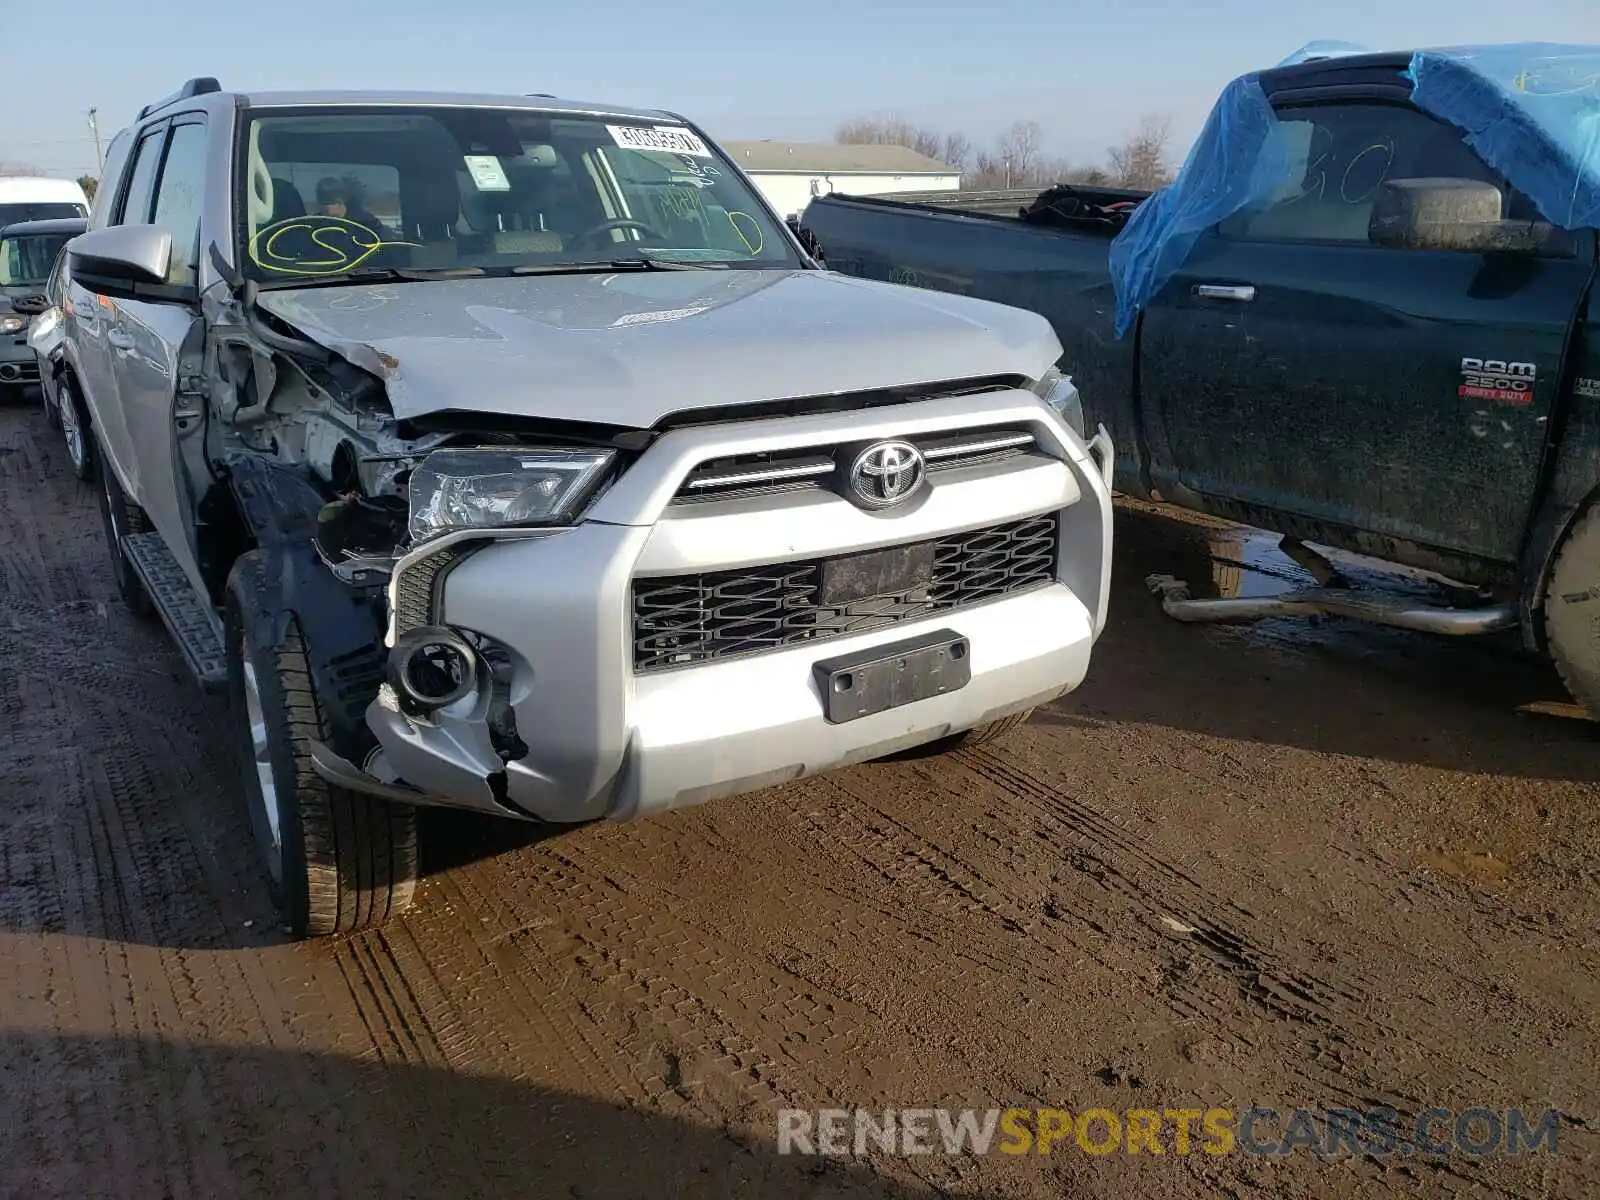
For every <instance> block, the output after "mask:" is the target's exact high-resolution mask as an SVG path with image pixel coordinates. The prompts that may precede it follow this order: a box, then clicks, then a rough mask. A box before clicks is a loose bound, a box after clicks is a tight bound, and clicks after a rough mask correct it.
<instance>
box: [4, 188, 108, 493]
mask: <svg viewBox="0 0 1600 1200" xmlns="http://www.w3.org/2000/svg"><path fill="white" fill-rule="evenodd" d="M87 227H88V222H87V220H85V219H83V218H81V217H73V218H60V219H54V220H48V221H29V222H26V223H24V224H17V225H9V226H7V227H6V228H5V229H4V230H0V262H3V261H7V260H11V261H15V262H17V263H19V264H20V263H28V264H31V265H30V266H28V267H26V268H25V269H24V270H23V271H21V272H18V273H19V274H22V275H26V277H27V278H26V281H25V282H24V283H23V284H22V285H21V286H18V287H17V288H16V289H15V290H16V295H15V298H14V299H13V300H12V305H13V307H14V308H15V310H16V311H17V312H18V313H19V314H20V315H21V316H22V317H24V318H25V319H26V320H27V321H28V325H27V326H26V337H25V346H26V354H27V356H28V360H29V361H27V363H26V366H27V367H28V368H31V375H32V378H33V379H34V380H37V382H38V384H39V392H40V396H41V398H42V399H43V401H44V410H45V414H46V416H47V417H48V418H49V421H50V425H51V427H52V428H55V429H58V430H60V431H61V434H62V440H63V441H64V442H65V444H66V450H67V461H68V463H69V464H70V466H71V468H72V471H73V474H75V475H76V476H77V477H78V478H79V479H88V478H89V477H90V475H91V474H92V473H93V471H94V456H93V453H92V446H93V439H92V437H91V436H90V434H89V432H88V427H87V424H86V422H85V419H84V416H83V406H82V403H81V402H80V401H79V400H78V399H77V397H76V396H75V395H74V394H73V392H72V387H71V383H70V381H69V380H68V379H67V377H66V375H65V372H64V371H63V370H62V366H63V363H64V361H65V360H64V357H63V355H64V349H63V344H64V342H65V340H66V322H65V320H64V319H63V318H64V315H65V307H66V267H67V256H66V254H65V253H64V249H65V246H66V244H67V242H68V241H70V240H71V239H72V238H74V237H76V236H77V235H78V234H80V233H82V232H84V230H85V229H86V228H87ZM46 266H48V268H49V274H48V275H47V276H45V277H44V279H43V283H42V286H41V284H40V278H39V272H40V271H42V270H44V269H45V268H46ZM0 278H9V276H0ZM18 369H19V370H21V369H23V366H22V364H19V366H18Z"/></svg>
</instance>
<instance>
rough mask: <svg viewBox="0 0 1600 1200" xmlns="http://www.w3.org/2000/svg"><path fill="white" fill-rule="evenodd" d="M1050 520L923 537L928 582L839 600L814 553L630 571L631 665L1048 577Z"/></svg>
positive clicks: (690, 656)
mask: <svg viewBox="0 0 1600 1200" xmlns="http://www.w3.org/2000/svg"><path fill="white" fill-rule="evenodd" d="M1059 528H1060V516H1059V514H1057V513H1049V514H1047V515H1045V516H1040V517H1029V518H1027V519H1026V520H1022V521H1012V522H1009V523H1007V524H1005V525H992V526H990V527H988V528H986V529H974V530H970V531H968V532H966V533H953V534H948V535H946V536H945V537H941V538H935V539H931V542H930V544H931V545H932V546H933V552H934V558H933V581H932V583H931V585H928V586H923V587H917V588H912V589H910V590H907V591H902V592H889V593H885V594H883V595H877V596H868V597H867V598H865V599H862V600H857V601H854V602H853V603H850V604H847V605H843V606H833V607H829V606H826V605H824V604H822V602H821V591H822V566H823V560H822V559H812V560H809V561H806V562H790V563H777V564H774V565H771V566H762V567H744V568H740V569H739V570H733V571H715V572H711V573H708V574H702V575H675V576H671V577H667V578H661V579H637V580H635V581H634V585H633V668H634V670H635V671H638V672H648V671H661V670H666V669H667V668H670V667H681V666H688V665H691V664H694V663H704V662H713V661H718V660H722V659H729V658H739V657H743V656H746V655H751V654H761V653H763V652H765V651H768V650H776V649H778V648H780V647H783V646H792V645H794V644H796V643H797V642H810V641H823V640H825V639H828V638H836V637H843V636H844V635H845V634H852V633H864V632H867V631H868V630H873V629H881V628H883V627H885V626H888V625H895V624H898V623H900V622H902V621H911V620H916V619H918V618H921V617H926V616H929V615H931V614H933V613H937V612H946V611H949V610H951V609H957V608H965V607H967V606H968V605H972V604H978V603H981V602H982V601H985V600H993V599H995V598H997V597H999V596H1006V595H1010V594H1011V593H1013V592H1018V591H1021V590H1023V589H1024V588H1031V587H1038V586H1040V585H1041V584H1046V583H1050V582H1052V581H1053V580H1054V579H1055V575H1056V540H1057V534H1058V531H1059Z"/></svg>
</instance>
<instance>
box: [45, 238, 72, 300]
mask: <svg viewBox="0 0 1600 1200" xmlns="http://www.w3.org/2000/svg"><path fill="white" fill-rule="evenodd" d="M66 267H67V249H66V247H65V246H62V248H61V251H60V252H59V253H58V254H57V255H56V262H55V265H54V266H53V267H51V268H50V278H49V279H48V280H47V281H46V282H45V285H44V294H45V296H46V297H47V298H48V299H49V301H50V303H51V304H54V305H55V306H56V307H57V308H60V307H61V305H62V302H63V301H64V300H65V299H66V292H65V290H64V289H63V288H62V284H63V282H64V281H65V280H64V277H65V275H66Z"/></svg>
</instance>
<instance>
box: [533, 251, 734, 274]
mask: <svg viewBox="0 0 1600 1200" xmlns="http://www.w3.org/2000/svg"><path fill="white" fill-rule="evenodd" d="M724 266H725V264H723V263H702V262H680V261H678V260H677V259H673V258H654V257H651V256H648V255H637V256H633V257H629V258H613V259H609V260H607V261H606V262H571V263H526V264H524V265H523V266H520V267H512V268H511V274H513V275H591V274H600V275H608V274H611V273H612V272H615V271H711V270H717V269H720V268H722V267H724Z"/></svg>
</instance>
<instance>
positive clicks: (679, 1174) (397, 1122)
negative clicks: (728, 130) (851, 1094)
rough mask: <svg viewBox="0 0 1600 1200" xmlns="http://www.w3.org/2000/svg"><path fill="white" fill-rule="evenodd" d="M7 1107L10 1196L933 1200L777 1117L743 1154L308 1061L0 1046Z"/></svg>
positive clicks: (298, 1056) (557, 1097) (83, 1042)
mask: <svg viewBox="0 0 1600 1200" xmlns="http://www.w3.org/2000/svg"><path fill="white" fill-rule="evenodd" d="M0 1111H4V1112H5V1113H7V1114H8V1116H7V1119H6V1121H5V1122H3V1123H0V1193H3V1194H5V1195H8V1196H96V1197H102V1196H104V1197H121V1196H127V1197H141V1198H142V1197H148V1196H184V1195H200V1196H214V1197H225V1196H236V1195H239V1196H256V1195H260V1196H329V1197H333V1196H337V1197H354V1196H382V1197H384V1198H385V1200H388V1198H389V1197H394V1196H425V1195H440V1196H461V1197H491V1196H516V1197H583V1198H584V1200H601V1198H604V1197H618V1198H619V1200H624V1198H625V1200H636V1198H638V1197H641V1196H682V1197H697V1196H706V1197H712V1196H715V1197H743V1196H752V1197H754V1196H760V1197H776V1198H783V1197H807V1198H818V1200H830V1198H837V1200H844V1198H846V1197H861V1198H863V1200H865V1198H887V1197H894V1196H903V1197H923V1196H930V1195H932V1194H933V1193H931V1192H928V1191H926V1190H924V1189H921V1188H917V1187H903V1186H899V1185H895V1184H892V1183H890V1182H889V1181H887V1180H884V1179H882V1178H880V1177H878V1176H876V1175H874V1174H873V1173H872V1172H871V1171H870V1170H868V1169H866V1168H865V1167H864V1166H859V1165H855V1164H851V1163H847V1162H844V1161H841V1160H828V1161H824V1160H820V1159H816V1158H802V1157H786V1156H780V1155H779V1154H778V1153H777V1151H776V1133H775V1128H774V1127H772V1125H771V1122H772V1120H773V1118H772V1116H770V1115H766V1116H762V1117H757V1118H756V1119H755V1120H754V1121H753V1123H752V1128H753V1129H754V1130H755V1132H754V1133H752V1134H751V1135H750V1142H746V1141H743V1140H740V1139H738V1138H736V1137H735V1136H734V1135H732V1134H730V1133H728V1132H726V1131H724V1130H721V1129H716V1128H711V1127H708V1126H706V1125H704V1124H700V1123H697V1122H696V1121H694V1120H690V1119H681V1118H678V1117H674V1116H666V1115H662V1114H661V1113H646V1112H639V1111H633V1110H630V1109H626V1108H620V1107H616V1106H614V1105H611V1104H606V1103H602V1102H600V1101H596V1100H592V1099H588V1098H585V1097H582V1096H576V1095H571V1094H565V1093H561V1092H557V1091H553V1090H550V1089H548V1088H545V1087H541V1086H538V1085H535V1084H531V1083H524V1082H515V1081H512V1080H508V1079H501V1078H487V1077H483V1076H471V1075H464V1074H459V1073H456V1072H453V1071H449V1070H444V1069H437V1068H433V1067H427V1066H421V1065H415V1064H401V1063H389V1062H370V1061H366V1062H358V1061H353V1060H351V1059H348V1058H343V1057H338V1056H333V1055H326V1054H311V1053H305V1052H301V1051H282V1050H265V1049H238V1048H229V1047H220V1046H209V1045H205V1046H202V1045H193V1044H187V1043H180V1042H174V1041H169V1040H164V1039H140V1038H123V1037H80V1036H72V1035H67V1036H47V1035H42V1034H32V1033H15V1032H12V1033H0ZM86 1130H95V1131H97V1132H96V1133H95V1134H94V1136H92V1137H86V1136H84V1131H86ZM752 1143H754V1144H752Z"/></svg>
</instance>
